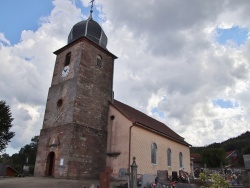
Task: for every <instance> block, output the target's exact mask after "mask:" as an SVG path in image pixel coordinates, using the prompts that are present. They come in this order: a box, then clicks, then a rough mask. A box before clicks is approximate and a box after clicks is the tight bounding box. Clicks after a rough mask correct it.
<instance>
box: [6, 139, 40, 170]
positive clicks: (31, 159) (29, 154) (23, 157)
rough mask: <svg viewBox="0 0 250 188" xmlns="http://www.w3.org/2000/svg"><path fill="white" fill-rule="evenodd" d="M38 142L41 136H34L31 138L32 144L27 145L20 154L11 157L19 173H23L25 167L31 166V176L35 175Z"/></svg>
mask: <svg viewBox="0 0 250 188" xmlns="http://www.w3.org/2000/svg"><path fill="white" fill-rule="evenodd" d="M38 141H39V136H34V137H33V138H31V143H30V144H27V145H25V146H24V147H22V148H21V149H20V151H19V153H15V154H13V155H12V156H11V159H12V165H13V167H14V168H15V169H17V170H18V171H19V172H22V168H23V165H29V172H30V174H33V173H34V166H35V162H36V152H37V147H38ZM27 159H28V160H27Z"/></svg>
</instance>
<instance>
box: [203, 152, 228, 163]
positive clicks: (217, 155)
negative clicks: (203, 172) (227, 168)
mask: <svg viewBox="0 0 250 188" xmlns="http://www.w3.org/2000/svg"><path fill="white" fill-rule="evenodd" d="M201 161H202V163H203V164H205V163H206V164H207V166H208V167H219V166H220V165H221V163H223V164H225V163H226V152H225V150H224V149H222V148H207V149H205V150H204V151H203V152H202V153H201Z"/></svg>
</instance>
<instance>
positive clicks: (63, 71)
mask: <svg viewBox="0 0 250 188" xmlns="http://www.w3.org/2000/svg"><path fill="white" fill-rule="evenodd" d="M68 73H69V66H68V65H67V66H65V67H64V68H63V70H62V77H65V76H67V75H68Z"/></svg>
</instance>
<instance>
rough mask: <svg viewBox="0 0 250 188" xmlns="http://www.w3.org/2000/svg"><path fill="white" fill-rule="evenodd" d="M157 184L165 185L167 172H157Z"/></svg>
mask: <svg viewBox="0 0 250 188" xmlns="http://www.w3.org/2000/svg"><path fill="white" fill-rule="evenodd" d="M157 177H158V183H161V184H166V183H167V181H168V171H167V170H157Z"/></svg>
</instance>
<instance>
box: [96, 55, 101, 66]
mask: <svg viewBox="0 0 250 188" xmlns="http://www.w3.org/2000/svg"><path fill="white" fill-rule="evenodd" d="M96 66H97V67H98V68H101V67H102V57H101V56H100V55H97V56H96Z"/></svg>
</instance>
